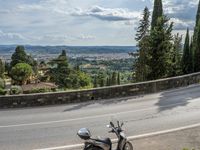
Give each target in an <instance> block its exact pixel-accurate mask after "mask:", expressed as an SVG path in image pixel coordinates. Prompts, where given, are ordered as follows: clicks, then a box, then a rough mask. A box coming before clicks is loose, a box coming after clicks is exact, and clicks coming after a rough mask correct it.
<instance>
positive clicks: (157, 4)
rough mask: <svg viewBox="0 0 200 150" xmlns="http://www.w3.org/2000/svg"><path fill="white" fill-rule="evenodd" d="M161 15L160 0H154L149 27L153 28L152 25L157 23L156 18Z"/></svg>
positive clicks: (161, 6) (161, 5)
mask: <svg viewBox="0 0 200 150" xmlns="http://www.w3.org/2000/svg"><path fill="white" fill-rule="evenodd" d="M162 16H163V4H162V0H154V8H153V14H152V22H151V29H154V27H155V26H156V25H157V21H158V18H160V17H162Z"/></svg>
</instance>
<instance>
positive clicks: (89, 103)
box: [63, 95, 143, 112]
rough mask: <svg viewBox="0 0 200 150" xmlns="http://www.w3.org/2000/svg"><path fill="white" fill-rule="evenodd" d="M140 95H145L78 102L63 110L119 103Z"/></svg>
mask: <svg viewBox="0 0 200 150" xmlns="http://www.w3.org/2000/svg"><path fill="white" fill-rule="evenodd" d="M139 97H143V96H142V95H141V96H134V97H126V98H116V99H109V100H96V101H95V100H94V101H90V102H84V103H79V104H76V105H74V106H72V107H71V108H67V109H65V110H64V111H63V112H67V111H73V110H79V109H81V108H84V107H87V106H90V105H95V104H100V105H111V104H117V103H121V102H126V101H128V100H130V99H137V98H139Z"/></svg>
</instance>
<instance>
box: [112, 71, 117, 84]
mask: <svg viewBox="0 0 200 150" xmlns="http://www.w3.org/2000/svg"><path fill="white" fill-rule="evenodd" d="M111 83H112V85H117V73H116V72H113V73H112V79H111Z"/></svg>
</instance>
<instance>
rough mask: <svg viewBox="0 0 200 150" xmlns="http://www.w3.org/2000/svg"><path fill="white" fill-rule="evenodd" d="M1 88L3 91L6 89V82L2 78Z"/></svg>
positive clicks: (0, 80)
mask: <svg viewBox="0 0 200 150" xmlns="http://www.w3.org/2000/svg"><path fill="white" fill-rule="evenodd" d="M0 88H2V89H4V88H5V81H4V79H2V78H0Z"/></svg>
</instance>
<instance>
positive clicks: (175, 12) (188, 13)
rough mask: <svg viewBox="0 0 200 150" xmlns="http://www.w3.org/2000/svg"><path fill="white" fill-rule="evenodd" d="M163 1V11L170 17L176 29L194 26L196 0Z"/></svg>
mask: <svg viewBox="0 0 200 150" xmlns="http://www.w3.org/2000/svg"><path fill="white" fill-rule="evenodd" d="M163 3H164V6H165V7H164V9H165V13H166V14H167V15H168V16H169V17H171V18H172V19H171V20H172V21H173V22H174V23H175V24H174V25H175V29H176V30H182V29H184V30H185V29H186V28H187V27H189V28H190V29H193V28H194V22H195V21H194V20H195V19H196V15H195V14H196V10H197V6H198V0H190V1H188V0H165V1H163Z"/></svg>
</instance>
